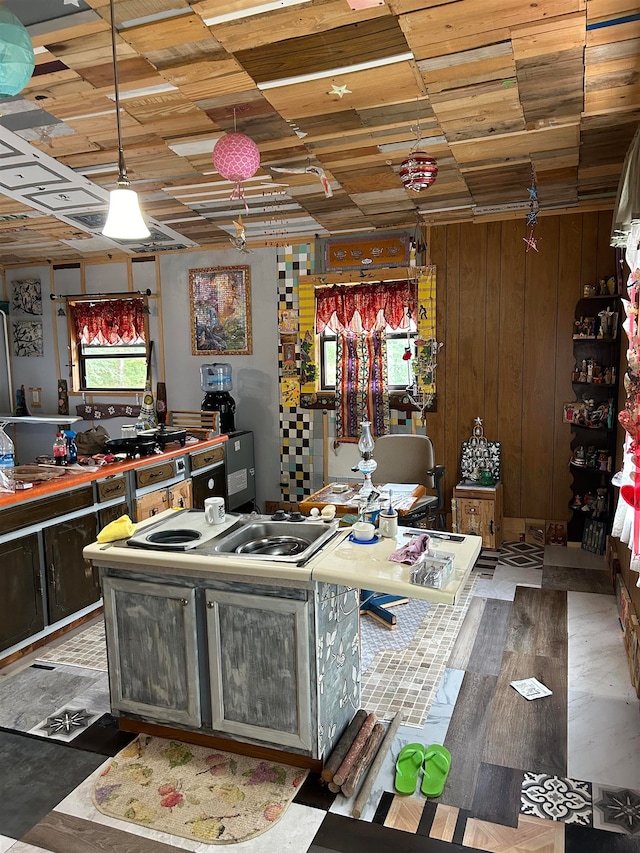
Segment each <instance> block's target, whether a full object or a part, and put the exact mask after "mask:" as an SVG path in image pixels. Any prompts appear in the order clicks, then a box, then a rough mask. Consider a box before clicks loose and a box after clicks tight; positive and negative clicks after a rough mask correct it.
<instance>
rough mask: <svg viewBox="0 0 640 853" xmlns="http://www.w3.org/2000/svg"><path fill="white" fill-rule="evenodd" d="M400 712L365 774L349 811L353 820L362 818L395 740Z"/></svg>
mask: <svg viewBox="0 0 640 853" xmlns="http://www.w3.org/2000/svg"><path fill="white" fill-rule="evenodd" d="M401 719H402V718H401V716H400V712H399V711H398V713H397V714H396V715H395V717H394V718H393V720H391V722H390V723H389V727H388V729H387V733H386V735H385V736H384V740H383V741H382V743H381V744H380V749H379V750H378V752H377V753H376V757H375V758H374V760H373V764H372V765H371V768H370V770H369V772H368V773H367V778H366V779H365V780H364V784H363V785H362V788H361V789H360V793H359V794H358V796H357V797H356V801H355V803H354V804H353V808H352V809H351V814H352V815H353V817H355V818H360V817H362V812H363V811H364V809H365V806H366V805H367V803H368V801H369V797H370V796H371V789H372V788H373V783H374V782H375V781H376V778H377V776H378V773H380V770H381V769H382V764H383V762H384V760H385V758H386V757H387V753H388V752H389V750H390V748H391V744H392V743H393V739H394V738H395V736H396V734H397V732H398V728H399V727H400V721H401Z"/></svg>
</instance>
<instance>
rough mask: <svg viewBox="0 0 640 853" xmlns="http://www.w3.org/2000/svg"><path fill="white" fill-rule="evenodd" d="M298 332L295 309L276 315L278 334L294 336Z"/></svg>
mask: <svg viewBox="0 0 640 853" xmlns="http://www.w3.org/2000/svg"><path fill="white" fill-rule="evenodd" d="M297 331H298V312H297V311H296V310H295V309H292V308H291V309H286V308H285V309H284V310H283V311H280V314H279V315H278V332H279V333H280V334H281V335H295V334H297Z"/></svg>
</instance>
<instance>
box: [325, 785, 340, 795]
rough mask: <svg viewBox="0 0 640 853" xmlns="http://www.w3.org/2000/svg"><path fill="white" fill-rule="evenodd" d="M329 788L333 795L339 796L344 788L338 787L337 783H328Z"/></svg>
mask: <svg viewBox="0 0 640 853" xmlns="http://www.w3.org/2000/svg"><path fill="white" fill-rule="evenodd" d="M327 788H328V789H329V790H330V791H331V793H332V794H339V793H340V791H341V790H342V788H341V787H340V785H336V783H335V782H328V783H327Z"/></svg>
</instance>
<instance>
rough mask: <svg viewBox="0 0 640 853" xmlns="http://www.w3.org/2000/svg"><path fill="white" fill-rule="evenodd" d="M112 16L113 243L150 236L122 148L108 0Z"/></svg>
mask: <svg viewBox="0 0 640 853" xmlns="http://www.w3.org/2000/svg"><path fill="white" fill-rule="evenodd" d="M109 12H110V15H111V58H112V60H113V92H114V95H115V101H116V127H117V129H118V183H117V186H116V188H115V190H111V192H110V193H109V212H108V213H107V221H106V222H105V224H104V228H103V229H102V233H103V235H104V236H105V237H110V238H111V239H112V240H145V239H146V238H147V237H149V236H150V233H149V229H148V228H147V226H146V225H145V223H144V219H143V218H142V214H141V213H140V207H139V205H138V194H137V193H136V192H135V190H132V189H131V188H130V186H129V179H128V178H127V167H126V165H125V162H124V150H123V147H122V127H121V125H120V92H119V90H118V58H117V54H116V23H115V13H114V0H109Z"/></svg>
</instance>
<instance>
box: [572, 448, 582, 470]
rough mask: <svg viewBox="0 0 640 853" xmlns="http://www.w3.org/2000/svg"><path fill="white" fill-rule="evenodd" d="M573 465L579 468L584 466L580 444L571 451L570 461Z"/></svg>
mask: <svg viewBox="0 0 640 853" xmlns="http://www.w3.org/2000/svg"><path fill="white" fill-rule="evenodd" d="M571 461H572V462H573V464H574V465H579V466H580V467H582V466H584V464H585V455H584V447H583V446H582V445H581V444H580V445H578V447H576V449H575V450H574V451H573V459H572V460H571Z"/></svg>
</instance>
